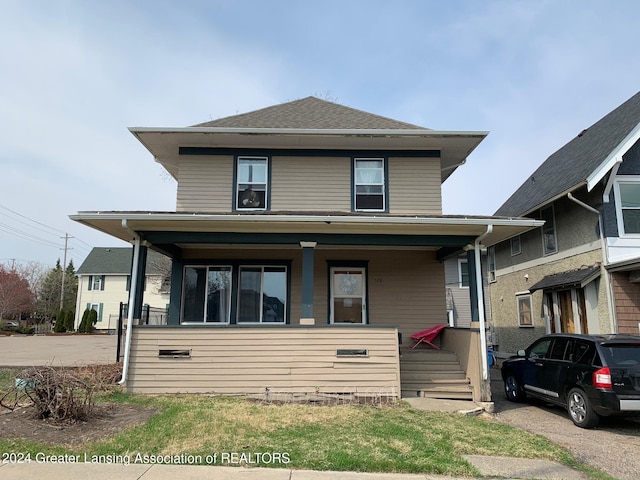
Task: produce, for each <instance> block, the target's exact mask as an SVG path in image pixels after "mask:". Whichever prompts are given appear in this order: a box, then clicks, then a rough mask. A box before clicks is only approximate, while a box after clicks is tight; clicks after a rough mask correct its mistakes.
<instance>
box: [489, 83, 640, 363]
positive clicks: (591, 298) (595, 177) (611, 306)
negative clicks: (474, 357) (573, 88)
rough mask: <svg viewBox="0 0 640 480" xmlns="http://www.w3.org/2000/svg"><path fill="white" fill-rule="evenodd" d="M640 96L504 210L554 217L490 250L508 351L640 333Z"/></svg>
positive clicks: (496, 317) (582, 137)
mask: <svg viewBox="0 0 640 480" xmlns="http://www.w3.org/2000/svg"><path fill="white" fill-rule="evenodd" d="M639 139H640V93H638V94H636V95H635V96H633V97H632V98H631V99H629V100H627V101H626V102H625V103H623V104H622V105H620V106H619V107H618V108H616V109H615V110H613V111H612V112H611V113H609V114H608V115H606V116H605V117H603V118H602V119H601V120H599V121H598V122H596V123H595V124H594V125H592V126H591V127H589V128H587V129H585V130H584V131H582V132H581V133H579V134H578V136H577V137H576V138H574V139H573V140H571V141H570V142H569V143H567V144H566V145H565V146H563V147H562V148H561V149H560V150H558V151H557V152H555V153H554V154H553V155H551V156H550V157H549V158H548V159H547V160H546V161H545V162H544V163H543V164H542V165H541V166H540V167H539V168H538V169H537V170H536V171H535V172H534V173H533V174H532V175H531V176H530V177H529V178H528V179H527V181H526V182H525V183H523V184H522V185H521V186H520V188H519V189H518V190H517V191H516V192H515V193H514V194H513V195H512V196H511V197H510V198H509V199H508V200H507V201H506V202H505V203H504V204H503V205H502V206H501V207H500V208H499V209H498V211H497V212H496V213H495V214H496V215H501V216H512V215H514V216H527V217H530V218H536V219H541V220H544V221H545V224H544V226H543V227H541V228H539V229H537V230H532V231H529V232H527V233H524V234H522V235H519V236H516V237H513V238H511V239H510V240H508V241H505V242H502V243H500V244H498V245H496V246H495V248H492V249H490V252H489V256H490V259H489V264H490V268H489V270H490V272H489V276H490V280H491V288H490V290H491V307H492V310H493V324H494V327H495V331H496V336H497V339H496V341H497V343H498V344H499V350H500V351H502V352H511V353H512V352H515V351H517V350H518V349H520V348H524V347H525V346H527V345H528V344H529V343H530V342H531V341H532V340H534V339H535V338H537V337H539V336H541V335H543V334H545V333H548V332H576V333H592V334H597V333H603V334H604V333H631V334H638V326H639V323H638V322H639V319H640V315H639V314H640V283H639V282H640V143H639V142H638V140H639Z"/></svg>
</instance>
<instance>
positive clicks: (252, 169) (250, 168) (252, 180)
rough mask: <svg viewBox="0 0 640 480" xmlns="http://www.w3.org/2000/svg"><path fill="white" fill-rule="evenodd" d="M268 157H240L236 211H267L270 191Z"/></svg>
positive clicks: (238, 160)
mask: <svg viewBox="0 0 640 480" xmlns="http://www.w3.org/2000/svg"><path fill="white" fill-rule="evenodd" d="M268 172H269V161H268V159H267V157H238V159H237V165H236V209H237V210H266V209H267V198H268V189H269V174H268Z"/></svg>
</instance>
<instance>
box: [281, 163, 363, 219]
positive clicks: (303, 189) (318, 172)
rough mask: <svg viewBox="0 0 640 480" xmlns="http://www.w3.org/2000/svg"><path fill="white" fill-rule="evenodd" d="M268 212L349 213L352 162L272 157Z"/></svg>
mask: <svg viewBox="0 0 640 480" xmlns="http://www.w3.org/2000/svg"><path fill="white" fill-rule="evenodd" d="M271 162H272V164H271V169H272V170H271V210H274V211H280V210H291V211H313V210H320V211H341V212H350V211H351V159H350V158H348V157H307V158H299V157H273V158H272V159H271Z"/></svg>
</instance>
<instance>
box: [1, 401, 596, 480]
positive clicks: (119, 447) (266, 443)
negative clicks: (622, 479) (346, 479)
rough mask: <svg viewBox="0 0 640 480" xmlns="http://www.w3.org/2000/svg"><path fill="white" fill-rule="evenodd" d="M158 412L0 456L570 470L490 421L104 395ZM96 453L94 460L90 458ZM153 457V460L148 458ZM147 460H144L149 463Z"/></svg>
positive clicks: (19, 443)
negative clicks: (104, 433)
mask: <svg viewBox="0 0 640 480" xmlns="http://www.w3.org/2000/svg"><path fill="white" fill-rule="evenodd" d="M104 400H106V401H109V402H117V403H119V404H120V405H123V406H124V405H127V404H131V403H133V404H136V405H139V406H147V407H150V408H154V409H158V410H159V411H160V413H158V414H156V415H154V416H153V417H152V418H151V419H150V420H148V421H147V422H146V423H144V424H143V425H138V426H136V427H133V428H129V429H127V430H125V431H122V432H120V433H117V434H116V435H113V436H110V437H108V438H105V439H102V440H99V441H94V442H91V443H86V444H81V445H71V446H69V445H67V446H65V445H46V444H42V443H37V442H33V441H27V440H15V439H0V451H2V452H20V453H23V454H27V453H30V454H31V455H33V456H35V455H36V454H37V453H40V454H58V455H60V454H65V453H66V454H70V455H80V456H82V458H89V459H91V458H92V457H93V458H96V459H99V460H100V459H102V460H104V459H107V458H109V457H110V458H112V459H113V458H117V459H118V461H121V460H122V459H124V458H127V459H129V460H130V461H131V462H132V463H133V462H134V460H135V459H136V458H137V459H138V460H142V461H145V459H147V461H150V462H151V463H154V462H157V461H158V458H161V459H162V460H161V461H162V462H165V461H166V460H170V459H169V457H165V456H167V455H169V456H180V455H182V454H184V455H183V456H182V457H173V459H174V460H170V461H176V462H181V461H182V462H184V461H185V459H188V460H187V461H188V462H189V463H202V464H215V465H237V464H240V463H244V464H248V465H250V466H260V467H280V468H283V467H284V468H294V469H313V470H338V471H341V470H342V471H367V472H406V473H430V474H443V475H457V476H474V475H479V472H477V471H476V470H475V469H474V468H473V467H472V466H471V465H470V464H468V463H467V462H466V461H465V460H464V459H463V458H462V455H464V454H476V455H495V456H509V457H522V458H544V459H550V460H556V461H560V462H562V463H565V464H567V465H570V466H572V467H578V468H580V469H582V470H583V471H587V472H588V473H590V474H591V475H595V476H596V477H597V478H605V477H599V476H598V475H599V474H598V473H597V472H593V471H591V470H589V469H585V468H584V467H581V466H579V465H578V464H577V463H576V462H575V461H574V460H573V458H572V456H571V455H570V454H569V453H568V451H567V450H566V449H564V448H561V447H559V446H557V445H554V444H553V443H551V442H550V441H549V440H547V439H546V438H544V437H542V436H537V435H532V434H529V433H526V432H523V431H521V430H518V429H516V428H513V427H510V426H508V425H505V424H501V423H498V422H495V421H492V420H490V419H483V418H469V417H465V416H462V415H457V414H445V413H438V412H424V411H418V410H413V409H411V408H410V407H408V406H407V405H406V404H400V405H399V406H395V407H372V406H352V405H339V406H316V405H303V404H285V405H274V404H265V403H262V402H257V401H252V400H247V399H243V398H232V397H208V396H192V395H171V396H157V397H141V396H132V395H124V394H121V393H113V394H110V395H109V396H107V397H106V398H105V399H104ZM94 456H95V457H94ZM151 456H155V457H151ZM149 459H150V460H149Z"/></svg>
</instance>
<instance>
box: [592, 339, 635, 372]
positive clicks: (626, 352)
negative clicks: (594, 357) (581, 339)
mask: <svg viewBox="0 0 640 480" xmlns="http://www.w3.org/2000/svg"><path fill="white" fill-rule="evenodd" d="M600 350H601V351H602V355H603V356H604V358H605V360H606V362H607V365H608V366H610V367H625V366H627V367H631V366H634V365H638V364H640V343H638V344H617V345H615V344H613V345H606V344H605V345H600Z"/></svg>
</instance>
